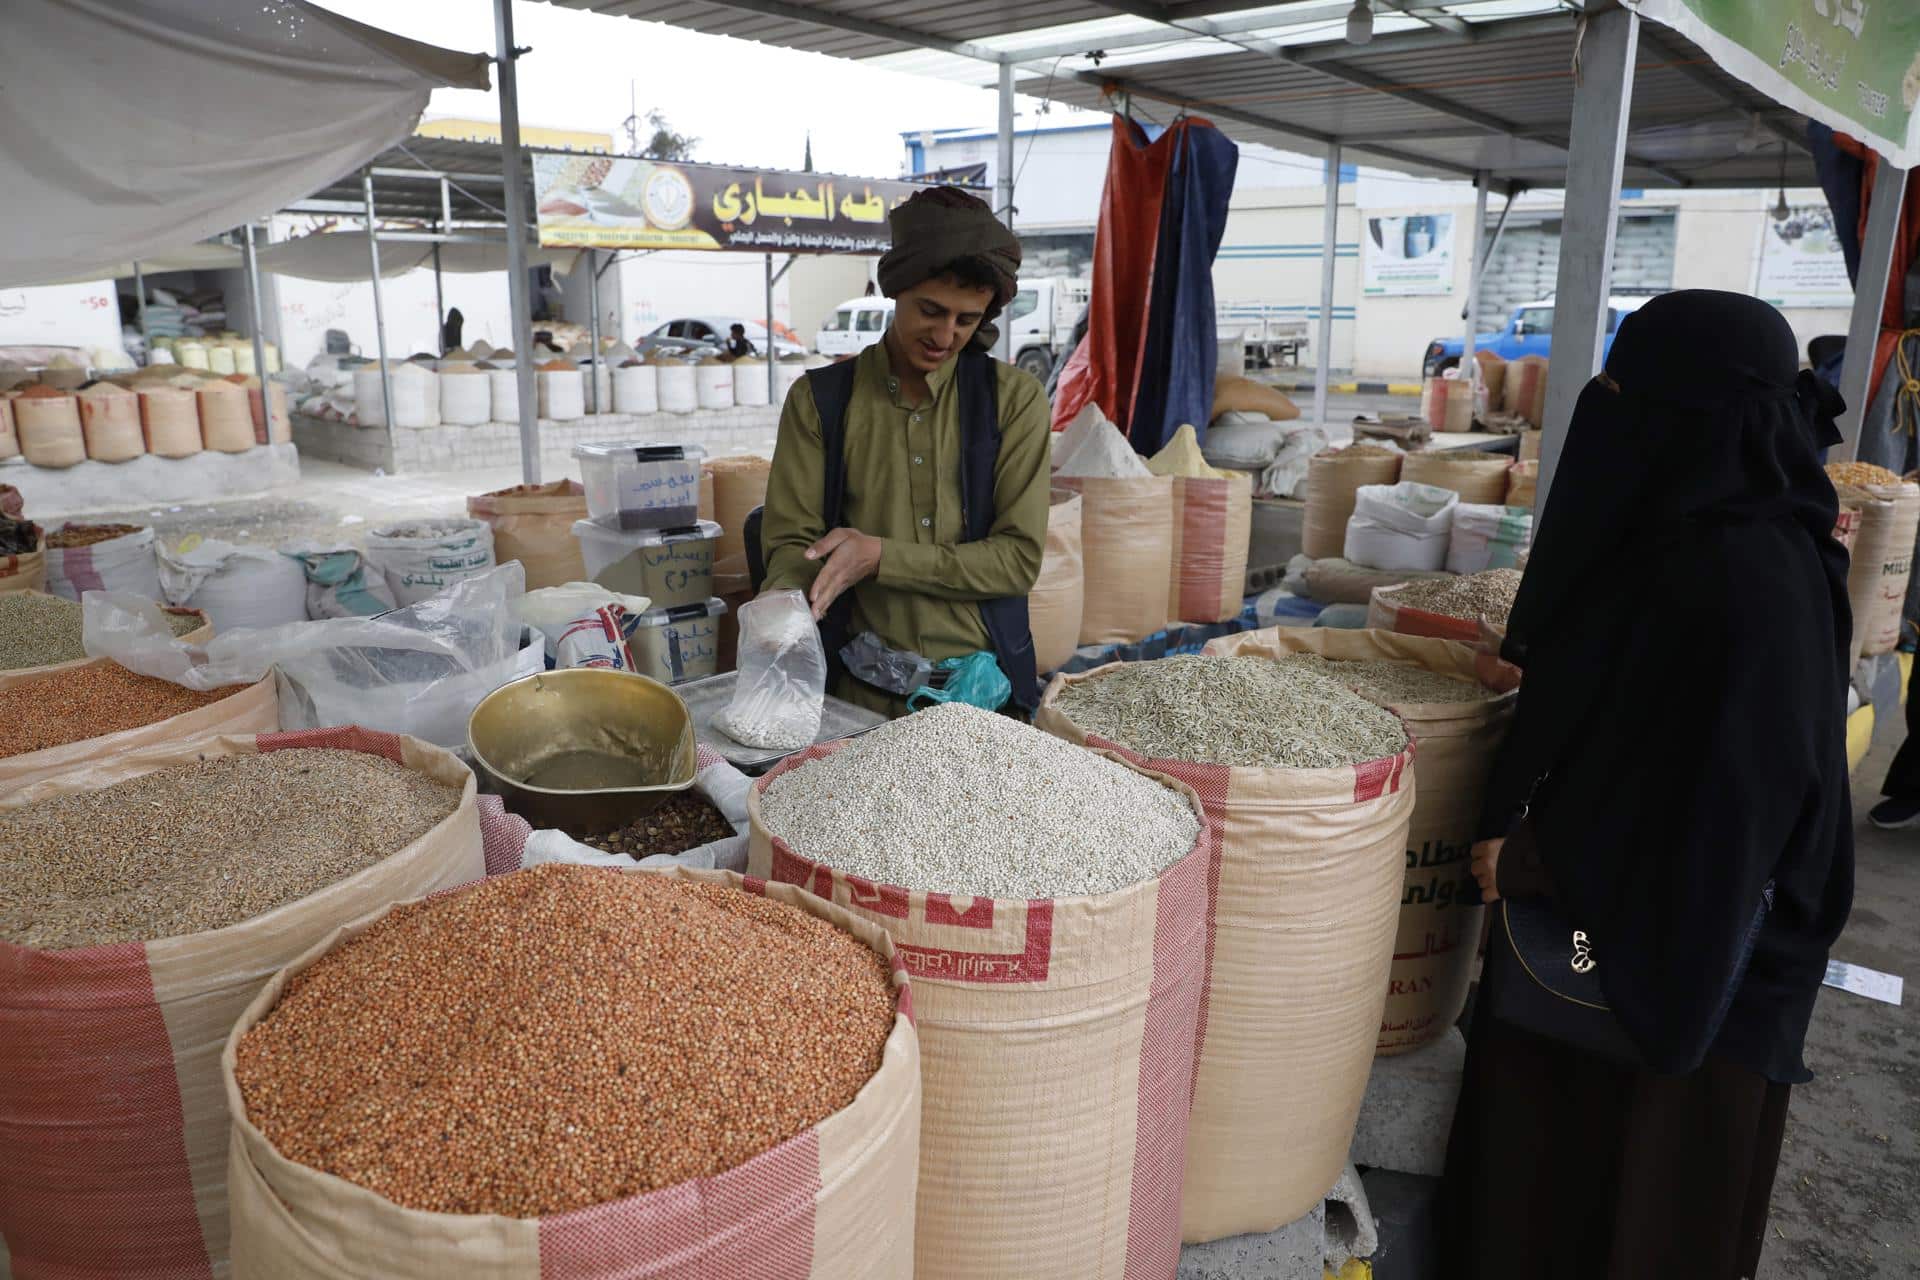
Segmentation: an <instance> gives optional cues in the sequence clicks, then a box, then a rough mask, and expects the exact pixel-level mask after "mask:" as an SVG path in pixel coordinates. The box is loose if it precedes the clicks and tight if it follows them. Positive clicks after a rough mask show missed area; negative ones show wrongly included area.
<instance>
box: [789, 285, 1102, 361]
mask: <svg viewBox="0 0 1920 1280" xmlns="http://www.w3.org/2000/svg"><path fill="white" fill-rule="evenodd" d="M1091 287H1092V285H1091V282H1090V281H1086V280H1070V279H1068V278H1066V277H1064V276H1060V277H1047V278H1044V279H1032V280H1022V281H1021V282H1020V287H1019V291H1018V292H1017V293H1015V294H1014V296H1013V300H1012V301H1011V302H1009V303H1007V309H1006V310H1005V311H1004V312H1003V313H1002V314H1001V316H1000V319H999V321H998V324H999V325H1000V329H1001V331H1002V332H1004V333H1010V334H1012V336H1013V362H1014V363H1015V364H1017V365H1019V366H1020V367H1021V368H1022V369H1025V370H1026V371H1027V372H1028V373H1030V374H1032V375H1033V376H1034V377H1036V378H1038V379H1040V380H1041V381H1042V382H1044V381H1046V378H1047V375H1048V374H1049V373H1051V372H1052V371H1053V363H1054V361H1055V360H1059V359H1063V358H1065V356H1066V355H1067V353H1068V349H1069V348H1070V347H1071V345H1072V341H1071V339H1072V334H1073V325H1074V321H1076V320H1077V319H1079V317H1080V311H1081V308H1083V307H1084V306H1085V305H1086V302H1087V297H1088V294H1089V292H1090V290H1091ZM892 318H893V301H892V300H891V299H889V298H871V297H869V298H854V299H851V300H849V301H847V302H843V303H841V304H840V305H839V306H838V307H836V308H834V311H833V314H832V315H830V316H828V317H827V320H826V323H825V324H823V325H821V326H820V332H819V334H818V336H817V337H816V338H815V339H814V347H815V349H816V350H817V351H819V353H820V354H821V355H823V356H850V355H856V354H858V353H859V352H862V351H865V350H866V349H867V348H868V347H870V346H872V345H873V344H874V343H876V342H878V341H880V336H881V335H882V334H884V333H885V332H886V331H887V323H888V322H889V321H890V320H891V319H892Z"/></svg>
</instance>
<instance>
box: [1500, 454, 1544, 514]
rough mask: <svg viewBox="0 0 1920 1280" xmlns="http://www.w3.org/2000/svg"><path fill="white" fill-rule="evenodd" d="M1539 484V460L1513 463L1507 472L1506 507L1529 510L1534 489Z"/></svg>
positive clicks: (1531, 459) (1533, 459)
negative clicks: (1526, 508)
mask: <svg viewBox="0 0 1920 1280" xmlns="http://www.w3.org/2000/svg"><path fill="white" fill-rule="evenodd" d="M1539 483H1540V460H1539V459H1538V458H1530V459H1528V460H1527V461H1525V462H1516V463H1514V464H1513V467H1512V469H1511V470H1509V471H1508V472H1507V505H1508V506H1510V507H1528V508H1531V507H1532V506H1533V492H1534V488H1535V487H1536V486H1537V485H1538V484H1539Z"/></svg>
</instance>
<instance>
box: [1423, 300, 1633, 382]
mask: <svg viewBox="0 0 1920 1280" xmlns="http://www.w3.org/2000/svg"><path fill="white" fill-rule="evenodd" d="M1650 296H1652V295H1636V294H1616V295H1615V296H1613V297H1610V298H1608V299H1607V334H1606V338H1605V339H1604V341H1603V345H1602V349H1601V354H1600V358H1601V359H1602V360H1605V359H1606V353H1607V352H1609V351H1611V350H1613V335H1614V332H1615V331H1616V330H1618V329H1619V327H1620V321H1621V320H1623V319H1624V318H1626V317H1627V316H1629V315H1631V314H1632V313H1633V312H1634V311H1636V310H1638V309H1639V308H1640V306H1641V305H1642V304H1643V303H1645V302H1646V301H1647V298H1648V297H1650ZM1473 343H1474V349H1475V350H1477V351H1491V352H1493V354H1495V355H1497V356H1499V357H1500V358H1501V359H1502V360H1518V359H1519V358H1520V357H1521V356H1549V357H1550V356H1551V355H1552V353H1553V299H1552V298H1543V299H1542V300H1540V301H1539V302H1527V303H1522V304H1521V305H1520V306H1517V307H1515V308H1514V309H1513V314H1512V315H1511V316H1509V317H1507V327H1506V328H1504V329H1502V330H1500V331H1499V332H1498V333H1483V334H1481V335H1480V336H1479V337H1477V338H1475V339H1474V340H1473ZM1466 345H1467V344H1466V342H1465V340H1464V339H1461V338H1435V339H1434V340H1433V341H1432V342H1430V343H1428V344H1427V350H1426V354H1425V355H1424V356H1423V357H1422V358H1421V361H1420V372H1421V375H1422V376H1423V377H1428V378H1431V377H1434V376H1436V375H1437V374H1441V373H1445V372H1446V371H1447V370H1448V369H1456V368H1458V367H1459V366H1460V355H1461V353H1462V352H1463V351H1465V350H1466Z"/></svg>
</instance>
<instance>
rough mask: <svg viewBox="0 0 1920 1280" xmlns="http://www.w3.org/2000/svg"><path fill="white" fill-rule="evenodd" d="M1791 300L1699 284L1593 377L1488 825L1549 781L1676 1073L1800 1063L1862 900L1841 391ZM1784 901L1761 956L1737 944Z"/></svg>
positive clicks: (1557, 859)
mask: <svg viewBox="0 0 1920 1280" xmlns="http://www.w3.org/2000/svg"><path fill="white" fill-rule="evenodd" d="M1798 363H1799V361H1798V358H1797V352H1796V346H1795V343H1794V338H1793V333H1792V331H1791V329H1789V328H1788V326H1787V324H1786V321H1785V320H1784V319H1783V318H1782V317H1781V316H1780V314H1779V313H1778V312H1777V311H1775V310H1774V309H1773V308H1772V307H1770V306H1767V305H1766V304H1765V303H1762V302H1759V301H1757V300H1755V299H1753V298H1749V297H1746V296H1744V295H1739V294H1730V293H1719V292H1713V291H1707V290H1688V291H1682V292H1677V293H1671V294H1666V295H1664V296H1662V297H1660V298H1656V299H1654V300H1653V301H1651V302H1649V303H1647V304H1646V305H1645V306H1644V307H1643V308H1641V309H1640V310H1639V311H1638V312H1636V313H1635V314H1633V315H1632V316H1630V317H1628V318H1627V319H1626V320H1625V321H1624V322H1623V323H1622V324H1621V327H1620V331H1619V334H1618V336H1617V337H1616V339H1615V342H1614V346H1613V350H1612V352H1611V353H1610V355H1609V357H1608V360H1607V375H1606V377H1603V378H1596V379H1595V380H1594V381H1593V382H1592V383H1591V384H1589V385H1588V386H1587V388H1586V389H1585V390H1584V391H1583V392H1582V393H1581V396H1580V400H1579V404H1578V406H1577V407H1576V409H1575V411H1574V416H1573V420H1572V423H1571V425H1570V426H1569V429H1568V433H1567V439H1566V446H1565V449H1564V452H1563V453H1562V456H1561V458H1560V462H1559V466H1558V468H1557V470H1556V473H1555V477H1556V478H1555V482H1554V484H1553V486H1552V489H1551V492H1550V495H1549V498H1548V503H1547V506H1546V509H1545V510H1544V511H1543V512H1542V517H1541V527H1540V529H1539V533H1538V536H1537V537H1536V539H1535V543H1534V547H1533V550H1532V553H1531V555H1530V557H1529V560H1528V566H1527V574H1526V578H1525V579H1524V581H1523V584H1522V586H1521V589H1520V594H1519V597H1518V599H1517V600H1516V601H1515V602H1514V608H1513V613H1512V616H1511V618H1510V619H1509V624H1508V635H1507V641H1506V646H1505V649H1504V652H1505V654H1506V656H1507V657H1508V658H1509V659H1511V660H1512V661H1514V662H1515V663H1516V664H1517V665H1519V666H1521V667H1523V668H1524V669H1525V672H1526V680H1525V683H1524V684H1523V686H1522V688H1521V693H1520V699H1519V704H1518V708H1517V711H1516V715H1515V723H1514V728H1513V732H1512V734H1511V735H1510V737H1509V739H1508V742H1507V744H1506V747H1505V748H1504V749H1503V751H1502V753H1501V758H1500V761H1499V763H1498V764H1497V766H1496V768H1495V771H1494V775H1493V778H1492V780H1491V781H1490V784H1489V790H1488V806H1487V820H1486V822H1485V823H1484V824H1483V831H1484V833H1485V834H1499V833H1501V832H1504V831H1505V830H1506V827H1507V824H1508V822H1509V820H1510V819H1511V818H1512V817H1513V816H1514V814H1515V813H1516V812H1517V811H1518V810H1519V809H1520V808H1521V807H1522V806H1523V805H1524V804H1525V803H1526V802H1527V800H1528V798H1529V797H1531V800H1532V808H1531V821H1532V823H1533V826H1534V830H1535V834H1536V836H1537V838H1538V843H1539V849H1540V854H1541V858H1542V861H1543V863H1544V864H1545V867H1546V870H1547V874H1548V877H1549V879H1550V881H1551V882H1552V885H1553V889H1554V897H1555V900H1556V902H1557V903H1558V905H1559V907H1560V909H1561V910H1562V911H1563V912H1564V913H1565V914H1566V916H1567V917H1568V919H1569V920H1570V921H1572V922H1573V924H1574V927H1576V928H1581V929H1584V930H1586V931H1587V932H1588V933H1589V935H1590V936H1591V938H1592V940H1593V944H1594V951H1595V955H1596V956H1597V957H1599V959H1600V970H1599V972H1600V974H1601V976H1602V978H1603V980H1604V985H1605V988H1606V992H1607V998H1608V1002H1609V1004H1611V1005H1612V1007H1613V1009H1614V1011H1615V1014H1616V1015H1617V1016H1618V1017H1619V1019H1620V1021H1621V1023H1622V1024H1623V1026H1625V1028H1626V1030H1627V1031H1628V1033H1629V1035H1631V1036H1632V1038H1633V1039H1634V1041H1635V1042H1636V1044H1637V1045H1638V1047H1639V1048H1640V1049H1641V1051H1642V1052H1643V1053H1644V1055H1645V1056H1646V1060H1647V1062H1648V1064H1649V1065H1650V1066H1652V1067H1653V1068H1654V1069H1655V1070H1658V1071H1665V1072H1682V1071H1689V1070H1692V1069H1693V1068H1695V1067H1697V1066H1698V1065H1699V1064H1700V1063H1701V1061H1703V1060H1704V1058H1705V1056H1706V1054H1707V1053H1708V1052H1709V1051H1711V1052H1713V1053H1715V1054H1716V1055H1717V1056H1720V1057H1723V1058H1725V1059H1727V1060H1730V1061H1733V1062H1736V1063H1738V1064H1740V1065H1744V1066H1748V1067H1751V1068H1752V1069H1754V1070H1756V1071H1759V1072H1760V1073H1761V1074H1763V1075H1765V1076H1767V1077H1768V1078H1770V1079H1773V1080H1779V1081H1788V1082H1792V1081H1798V1080H1803V1079H1806V1078H1807V1072H1806V1068H1805V1066H1804V1065H1803V1064H1802V1062H1801V1049H1802V1045H1803V1043H1804V1041H1805V1036H1806V1027H1807V1022H1808V1019H1809V1018H1810V1017H1811V1014H1812V1008H1813V1000H1814V996H1815V994H1816V993H1817V991H1818V989H1819V985H1820V982H1821V979H1822V977H1823V976H1824V973H1825V969H1826V957H1827V950H1828V948H1829V946H1830V945H1831V944H1832V942H1833V940H1834V939H1835V938H1836V937H1837V936H1838V935H1839V932H1840V928H1841V926H1842V925H1843V924H1844V923H1845V921H1846V915H1847V911H1848V909H1849V906H1850V905H1851V902H1852V894H1853V840H1852V806H1851V801H1850V798H1849V793H1848V786H1847V765H1846V742H1845V737H1846V727H1845V712H1846V689H1847V676H1848V672H1847V650H1848V645H1849V640H1850V635H1851V617H1850V613H1849V610H1848V607H1847V582H1846V579H1847V556H1846V552H1845V550H1844V549H1843V548H1842V547H1841V546H1840V545H1839V544H1838V543H1837V542H1835V541H1834V539H1833V536H1832V533H1833V526H1834V521H1835V516H1836V512H1837V509H1838V502H1837V499H1836V497H1835V494H1834V491H1833V486H1832V485H1831V484H1830V483H1829V482H1828V480H1827V477H1826V473H1825V472H1824V470H1823V469H1822V467H1821V465H1820V454H1819V450H1820V449H1821V448H1823V447H1825V446H1826V445H1829V444H1831V443H1833V442H1834V441H1835V440H1837V438H1838V437H1837V435H1836V434H1835V433H1834V431H1833V426H1832V418H1833V415H1834V413H1835V412H1836V411H1837V409H1838V404H1837V400H1836V398H1834V397H1833V396H1832V393H1831V391H1828V390H1825V389H1823V388H1820V387H1819V386H1818V384H1815V383H1814V382H1813V380H1812V379H1811V378H1810V377H1808V376H1807V375H1804V374H1801V375H1799V376H1798V377H1796V370H1797V368H1798ZM1769 883H1771V884H1772V885H1773V886H1774V903H1773V908H1772V910H1771V912H1770V913H1769V914H1768V916H1767V918H1766V923H1765V925H1764V927H1763V928H1762V930H1761V934H1760V938H1759V942H1758V944H1757V945H1756V947H1755V949H1754V953H1753V957H1752V960H1751V963H1750V966H1749V967H1748V969H1747V970H1746V973H1745V975H1744V978H1743V979H1741V980H1740V981H1739V982H1738V983H1737V984H1736V982H1735V974H1736V972H1737V971H1738V969H1739V953H1740V950H1741V947H1742V944H1743V943H1744V941H1745V939H1746V937H1747V935H1748V932H1749V930H1750V928H1751V925H1752V922H1753V919H1754V916H1755V912H1756V910H1757V909H1758V908H1759V905H1760V903H1761V900H1762V893H1763V890H1764V888H1765V886H1767V885H1768V884H1769Z"/></svg>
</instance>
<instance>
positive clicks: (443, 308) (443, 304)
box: [433, 243, 464, 355]
mask: <svg viewBox="0 0 1920 1280" xmlns="http://www.w3.org/2000/svg"><path fill="white" fill-rule="evenodd" d="M446 323H447V295H446V294H445V293H443V292H442V291H441V288H440V246H439V244H437V243H436V244H435V245H434V246H433V324H434V327H435V328H436V329H439V330H440V340H439V341H438V342H435V343H434V344H433V345H434V346H435V347H436V348H438V349H439V352H440V354H441V355H445V354H447V335H446ZM463 341H464V339H463Z"/></svg>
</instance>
